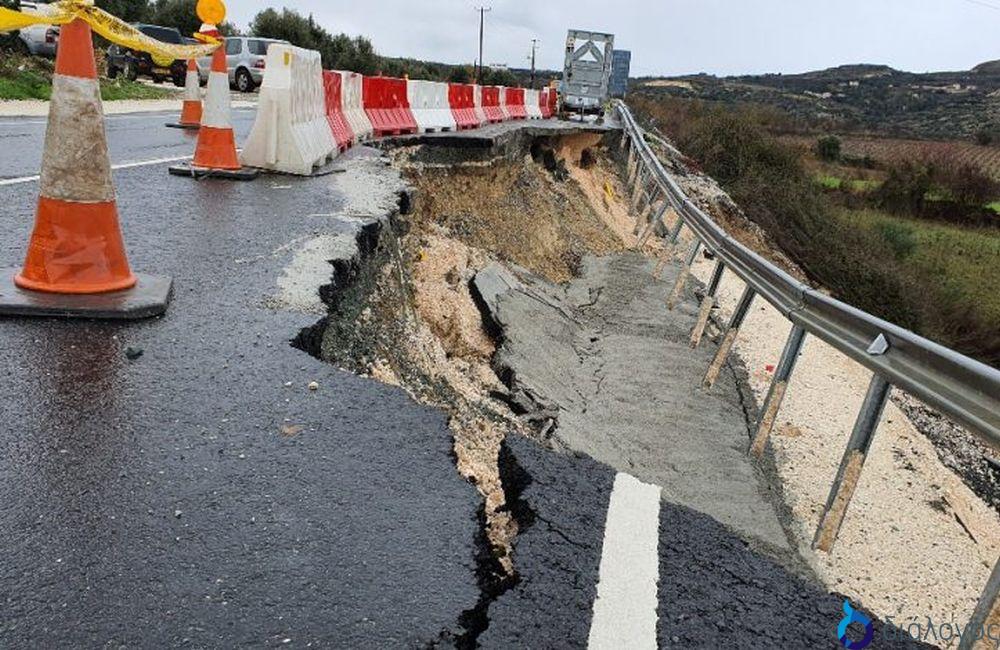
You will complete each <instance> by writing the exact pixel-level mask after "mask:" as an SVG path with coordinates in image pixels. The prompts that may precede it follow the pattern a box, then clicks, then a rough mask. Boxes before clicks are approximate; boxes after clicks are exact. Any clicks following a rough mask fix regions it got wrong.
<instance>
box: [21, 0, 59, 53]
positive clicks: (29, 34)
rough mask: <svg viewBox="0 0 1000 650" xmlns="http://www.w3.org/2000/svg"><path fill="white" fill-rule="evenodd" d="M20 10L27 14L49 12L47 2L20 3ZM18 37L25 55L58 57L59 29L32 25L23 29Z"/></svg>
mask: <svg viewBox="0 0 1000 650" xmlns="http://www.w3.org/2000/svg"><path fill="white" fill-rule="evenodd" d="M20 9H21V11H23V12H24V13H26V14H44V13H46V12H48V11H49V5H48V3H46V2H26V1H22V2H21V3H20ZM18 36H19V38H20V44H21V45H22V46H23V47H22V49H23V52H24V54H31V55H32V56H48V57H54V56H55V55H56V46H57V45H59V28H58V27H53V26H49V25H32V26H31V27H25V28H24V29H22V30H21V31H20V32H19V33H18Z"/></svg>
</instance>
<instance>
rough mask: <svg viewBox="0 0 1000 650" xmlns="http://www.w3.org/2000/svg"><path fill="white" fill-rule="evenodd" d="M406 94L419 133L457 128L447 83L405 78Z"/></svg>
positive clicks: (454, 129)
mask: <svg viewBox="0 0 1000 650" xmlns="http://www.w3.org/2000/svg"><path fill="white" fill-rule="evenodd" d="M406 95H407V99H408V100H409V102H410V110H411V111H412V112H413V117H414V119H416V120H417V126H418V127H420V132H421V133H435V132H437V133H440V132H442V131H456V130H457V126H456V125H455V116H454V115H453V114H452V112H451V104H450V103H449V102H448V84H445V83H437V82H434V81H419V80H413V79H411V80H407V82H406Z"/></svg>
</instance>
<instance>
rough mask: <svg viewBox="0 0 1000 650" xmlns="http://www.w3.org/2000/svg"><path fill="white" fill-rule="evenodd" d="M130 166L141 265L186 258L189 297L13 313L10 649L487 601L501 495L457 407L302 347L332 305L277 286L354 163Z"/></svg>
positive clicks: (129, 234) (300, 638)
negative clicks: (479, 486) (191, 172)
mask: <svg viewBox="0 0 1000 650" xmlns="http://www.w3.org/2000/svg"><path fill="white" fill-rule="evenodd" d="M145 121H146V118H143V119H142V120H138V119H137V120H135V121H133V122H127V123H125V122H123V124H129V125H130V126H129V127H128V128H129V129H130V130H131V129H132V128H133V127H135V125H136V124H137V123H145ZM161 121H162V120H160V119H156V118H152V117H151V116H150V118H149V123H150V124H156V123H159V122H161ZM38 128H41V129H44V125H43V126H41V127H38ZM114 128H115V127H114V126H112V127H111V130H112V133H113V132H114ZM149 128H151V127H149ZM150 137H152V138H154V139H155V141H157V142H165V141H174V140H175V139H176V140H178V141H181V142H183V141H184V140H185V139H186V138H187V137H188V136H185V135H184V134H183V133H181V132H179V131H175V130H168V129H166V128H164V127H162V126H160V127H158V130H157V131H156V133H155V134H152V135H151V136H150ZM32 138H34V139H33V140H32V141H33V142H37V141H38V140H37V135H35V136H32ZM111 146H112V149H113V151H114V153H113V154H112V155H113V157H115V159H117V160H121V159H122V157H129V158H138V159H148V158H156V157H160V155H161V154H162V153H163V152H162V151H160V150H157V151H155V152H151V151H149V150H148V149H145V148H143V147H142V146H141V145H140V144H138V143H137V144H136V147H137V148H136V150H135V151H127V152H121V151H115V139H114V137H113V138H112V145H111ZM171 146H172V147H173V149H171V151H172V150H175V149H177V148H178V147H179V146H180V145H178V144H174V145H171ZM5 151H9V149H5ZM151 153H152V155H150V154H151ZM368 155H370V156H375V155H376V154H374V153H371V154H368ZM3 161H4V162H3V164H4V165H5V166H6V167H5V168H6V169H7V170H10V171H13V173H14V174H16V175H21V174H24V173H37V169H25V168H23V167H16V164H15V163H12V162H11V161H10V156H9V155H4V156H3ZM345 164H349V163H345ZM377 167H378V168H381V169H383V170H384V171H382V172H381V173H382V174H390V173H391V172H390V171H389V170H388V169H387V168H385V167H384V166H381V165H377ZM115 180H116V183H117V188H118V196H119V211H120V213H121V220H122V227H123V230H124V232H125V238H126V242H127V246H128V249H129V253H130V260H131V262H132V266H133V268H134V269H136V270H139V271H144V272H155V273H158V274H169V275H172V276H173V278H174V282H175V297H174V301H173V303H172V304H171V306H170V309H169V311H168V312H167V314H166V316H165V317H163V318H161V319H154V320H150V321H143V322H136V323H130V324H116V323H96V322H86V321H56V320H29V319H9V318H8V319H2V320H0V375H3V377H4V381H3V382H2V384H0V539H3V540H4V544H3V547H4V553H3V558H2V560H0V611H2V613H0V647H4V648H8V647H60V646H65V645H66V644H67V643H68V642H71V643H72V645H75V646H78V647H104V646H113V647H118V646H119V645H128V646H133V647H182V646H191V647H233V646H236V645H240V644H247V645H252V646H255V647H260V646H266V645H271V644H274V645H280V644H282V643H283V642H284V641H285V639H290V641H289V642H288V643H289V644H290V646H291V647H305V646H306V645H307V644H309V643H312V644H314V645H316V644H318V645H325V646H330V645H337V646H340V647H357V648H362V647H369V648H373V647H387V646H391V647H411V646H415V645H423V644H424V643H426V642H428V641H430V640H433V639H436V638H438V637H439V636H441V634H442V633H443V632H445V631H454V630H456V628H457V627H458V624H459V620H460V617H461V615H462V613H463V612H464V611H466V610H467V609H470V608H472V607H474V606H475V604H476V602H477V599H478V597H479V591H478V588H477V583H476V577H475V564H474V556H475V548H476V547H475V544H476V538H477V533H478V530H479V527H478V520H477V514H478V510H479V508H480V499H479V497H478V495H477V493H476V491H475V489H474V488H473V487H472V486H470V485H468V484H467V483H466V482H464V481H463V480H462V479H461V478H460V477H459V475H458V474H457V472H456V470H455V467H454V463H453V460H452V458H451V446H452V440H451V435H450V433H449V431H448V428H447V422H446V419H445V416H444V415H443V414H442V413H440V412H438V411H435V410H432V409H429V408H425V407H421V406H419V405H417V404H415V403H414V402H412V401H411V400H410V399H409V398H408V397H407V396H406V395H405V394H404V393H403V392H402V391H400V390H396V389H393V388H389V387H386V386H383V385H380V384H378V383H375V382H372V381H368V380H364V379H361V378H358V377H355V376H353V375H351V374H348V373H345V372H342V371H339V370H337V369H335V368H333V367H332V366H329V365H326V364H323V363H320V362H319V361H317V360H315V359H313V358H312V357H310V356H308V355H307V354H305V353H303V352H301V351H299V350H296V349H294V348H292V347H291V346H290V344H289V341H290V340H291V339H293V338H294V337H295V336H296V335H297V334H298V333H299V331H300V330H301V329H302V328H304V327H308V326H311V325H314V324H315V322H316V320H317V316H315V315H305V314H299V313H294V312H290V311H280V310H273V309H269V308H268V307H266V306H265V304H267V300H268V298H269V297H270V296H271V295H273V294H274V293H275V292H276V290H277V286H276V279H277V278H278V276H279V275H280V273H281V270H282V268H283V267H284V266H286V265H287V264H289V262H290V260H291V259H292V257H293V254H294V252H295V244H296V242H299V241H300V240H302V239H303V238H308V237H311V236H313V235H315V234H318V233H331V232H338V231H342V230H344V229H345V226H344V223H343V222H342V221H340V220H338V218H337V217H336V215H337V213H339V212H341V211H351V210H352V209H356V207H357V206H354V205H353V204H352V202H351V201H350V200H348V199H347V198H345V196H344V195H343V193H342V192H341V191H340V190H339V189H338V188H337V186H336V184H335V182H336V179H335V178H334V177H327V178H325V179H306V180H300V179H290V178H284V177H281V178H276V177H270V178H266V179H261V180H259V181H258V182H256V183H246V184H230V183H225V182H221V181H214V180H213V181H205V182H200V183H199V182H195V181H192V180H190V179H183V178H176V177H171V176H169V175H168V174H167V169H166V165H155V166H148V167H141V168H134V169H126V170H120V171H118V172H116V173H115ZM382 180H384V179H381V178H379V177H377V176H376V177H372V178H370V179H368V184H369V185H370V186H371V187H372V188H375V189H374V190H372V191H374V192H376V193H377V192H378V191H379V190H378V188H379V187H381V185H380V181H382ZM151 185H155V187H156V191H155V192H150V191H149V188H150V186H151ZM390 186H391V184H386V185H385V187H390ZM37 191H38V189H37V184H36V183H23V184H18V185H13V186H7V187H0V202H2V206H3V207H2V208H0V260H2V262H0V266H15V265H17V264H19V263H20V262H21V261H22V259H23V255H24V246H25V243H26V241H27V237H28V234H29V232H30V228H31V224H32V221H33V217H34V206H35V203H36V200H37ZM384 193H385V194H386V196H384V197H381V199H380V203H381V204H382V205H385V206H389V207H391V206H392V205H394V203H395V201H396V197H395V195H394V194H392V193H391V192H390V191H389V190H385V192H384ZM389 207H386V209H387V210H388V209H389ZM317 289H318V287H317ZM130 347H131V348H134V349H137V350H142V351H143V354H142V356H141V357H140V358H138V359H136V360H132V361H130V360H129V359H128V358H127V356H126V350H127V349H128V348H130ZM313 381H316V382H318V384H319V390H317V391H310V390H309V389H308V388H307V386H308V384H309V383H310V382H313ZM286 384H289V385H287V386H286Z"/></svg>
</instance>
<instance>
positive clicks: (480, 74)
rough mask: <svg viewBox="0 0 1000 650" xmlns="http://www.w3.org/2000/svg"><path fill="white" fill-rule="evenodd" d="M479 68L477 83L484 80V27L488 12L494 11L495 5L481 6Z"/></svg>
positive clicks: (479, 9) (479, 10)
mask: <svg viewBox="0 0 1000 650" xmlns="http://www.w3.org/2000/svg"><path fill="white" fill-rule="evenodd" d="M476 11H478V12H479V70H477V71H476V83H482V81H483V28H484V26H485V24H486V14H487V13H488V12H490V11H493V7H479V8H477V9H476Z"/></svg>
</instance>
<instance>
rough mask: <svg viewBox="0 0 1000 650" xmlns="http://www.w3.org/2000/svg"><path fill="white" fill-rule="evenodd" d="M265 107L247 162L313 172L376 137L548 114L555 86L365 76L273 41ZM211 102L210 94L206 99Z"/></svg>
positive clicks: (248, 145) (249, 165) (263, 100)
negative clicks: (329, 67) (326, 65)
mask: <svg viewBox="0 0 1000 650" xmlns="http://www.w3.org/2000/svg"><path fill="white" fill-rule="evenodd" d="M265 70H266V72H265V74H264V82H263V84H262V85H261V94H260V107H259V108H258V111H257V119H256V121H255V123H254V126H253V130H252V131H251V133H250V137H249V139H248V141H247V143H246V146H245V147H244V149H243V153H242V156H241V159H240V161H241V163H242V165H244V166H246V167H247V168H259V169H267V170H271V171H278V172H283V173H288V174H296V175H310V174H313V173H314V172H315V169H316V168H317V167H320V166H322V165H324V164H325V163H326V162H327V161H329V160H330V159H331V158H332V157H334V156H336V155H338V154H339V153H342V152H344V151H346V150H348V149H350V148H351V147H353V146H355V145H357V144H360V143H362V142H365V141H367V140H369V139H371V138H373V137H386V136H398V135H410V134H418V133H444V132H451V131H460V130H467V129H474V128H478V127H481V126H483V125H485V124H492V123H497V122H504V121H507V120H524V119H533V120H541V119H549V118H551V117H553V116H554V115H555V112H556V111H555V107H556V103H557V101H558V100H557V97H556V91H555V89H552V88H545V89H543V90H528V89H525V88H507V87H503V86H479V85H476V84H459V83H437V82H433V81H422V80H417V79H399V78H395V77H383V76H377V77H365V76H363V75H360V74H357V73H354V72H345V71H339V70H325V71H324V70H322V68H321V65H320V55H319V53H318V52H314V51H310V50H303V49H301V48H297V47H293V46H290V45H282V44H274V45H271V46H270V47H269V48H268V56H267V62H266V65H265ZM206 102H207V100H206Z"/></svg>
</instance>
